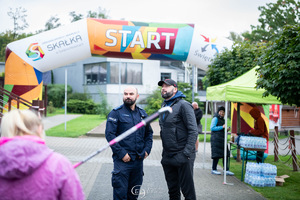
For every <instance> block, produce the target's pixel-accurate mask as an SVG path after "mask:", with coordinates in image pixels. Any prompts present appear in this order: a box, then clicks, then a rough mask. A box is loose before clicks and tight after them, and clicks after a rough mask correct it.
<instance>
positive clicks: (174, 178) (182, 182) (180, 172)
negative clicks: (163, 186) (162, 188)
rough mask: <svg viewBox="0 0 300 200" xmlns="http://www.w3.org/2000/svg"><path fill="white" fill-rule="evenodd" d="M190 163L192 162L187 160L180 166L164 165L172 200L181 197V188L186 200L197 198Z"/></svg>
mask: <svg viewBox="0 0 300 200" xmlns="http://www.w3.org/2000/svg"><path fill="white" fill-rule="evenodd" d="M190 164H191V162H187V163H185V164H183V165H181V166H180V167H177V166H172V165H162V166H163V169H164V173H165V179H166V181H167V185H168V189H169V198H170V200H180V199H181V198H180V189H181V191H182V194H183V195H184V198H185V199H186V200H196V192H195V186H194V180H193V175H192V172H191V166H190Z"/></svg>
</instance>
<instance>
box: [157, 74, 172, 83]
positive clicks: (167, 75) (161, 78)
mask: <svg viewBox="0 0 300 200" xmlns="http://www.w3.org/2000/svg"><path fill="white" fill-rule="evenodd" d="M165 79H171V73H161V74H160V80H162V81H163V80H165Z"/></svg>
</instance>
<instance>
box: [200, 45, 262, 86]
mask: <svg viewBox="0 0 300 200" xmlns="http://www.w3.org/2000/svg"><path fill="white" fill-rule="evenodd" d="M265 49H266V44H265V43H257V44H252V43H250V42H246V41H245V42H242V43H235V44H234V45H233V47H232V50H228V49H226V50H225V51H224V52H222V53H220V54H217V55H216V57H215V58H214V60H213V62H212V63H211V64H210V65H209V67H208V71H207V73H206V78H205V82H204V85H206V86H213V85H218V84H221V83H225V82H227V81H230V80H232V79H234V78H236V77H238V76H240V75H242V74H244V73H245V72H247V71H248V70H250V69H252V68H253V67H255V66H257V65H260V56H261V55H262V53H263V51H264V50H265Z"/></svg>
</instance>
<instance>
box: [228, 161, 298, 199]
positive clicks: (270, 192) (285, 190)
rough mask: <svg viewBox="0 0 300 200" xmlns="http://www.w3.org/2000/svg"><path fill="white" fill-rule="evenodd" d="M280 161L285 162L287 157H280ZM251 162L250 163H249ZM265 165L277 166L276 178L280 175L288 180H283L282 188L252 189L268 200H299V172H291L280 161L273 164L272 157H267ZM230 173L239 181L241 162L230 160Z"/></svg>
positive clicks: (289, 167) (290, 169)
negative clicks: (286, 176) (285, 176)
mask: <svg viewBox="0 0 300 200" xmlns="http://www.w3.org/2000/svg"><path fill="white" fill-rule="evenodd" d="M279 158H280V159H281V160H282V161H286V160H287V159H288V157H280V156H279ZM250 162H251V161H250ZM264 162H265V163H270V164H272V165H276V166H277V176H281V175H288V176H290V177H289V178H286V179H285V183H283V186H276V188H274V187H252V186H251V185H249V186H250V187H251V188H253V189H254V190H255V191H257V192H259V193H261V194H262V195H263V196H264V197H265V198H267V199H270V200H276V199H282V200H285V199H299V196H300V190H299V186H300V172H299V171H293V168H292V167H291V166H288V164H284V163H283V162H281V161H278V162H274V156H270V155H269V156H268V157H267V158H266V160H265V161H264ZM230 171H232V172H234V173H235V176H236V177H237V178H238V179H239V180H241V173H242V162H236V160H235V159H234V158H231V160H230Z"/></svg>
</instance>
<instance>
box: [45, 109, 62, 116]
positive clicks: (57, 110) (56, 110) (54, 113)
mask: <svg viewBox="0 0 300 200" xmlns="http://www.w3.org/2000/svg"><path fill="white" fill-rule="evenodd" d="M59 114H65V109H64V108H55V111H54V112H53V113H49V112H47V117H52V116H54V115H59Z"/></svg>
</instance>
